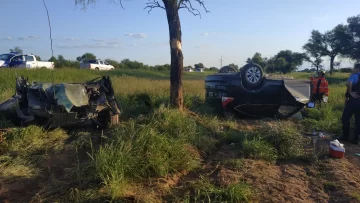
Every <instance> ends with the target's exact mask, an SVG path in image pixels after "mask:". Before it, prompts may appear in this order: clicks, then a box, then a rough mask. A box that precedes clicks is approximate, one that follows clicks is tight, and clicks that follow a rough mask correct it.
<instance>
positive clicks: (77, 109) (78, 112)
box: [0, 76, 121, 128]
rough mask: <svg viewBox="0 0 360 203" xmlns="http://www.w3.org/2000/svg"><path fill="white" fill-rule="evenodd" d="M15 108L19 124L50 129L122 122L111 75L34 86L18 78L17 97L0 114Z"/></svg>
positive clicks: (7, 103) (105, 126) (4, 105)
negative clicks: (82, 81) (80, 80)
mask: <svg viewBox="0 0 360 203" xmlns="http://www.w3.org/2000/svg"><path fill="white" fill-rule="evenodd" d="M13 109H15V111H16V116H15V118H12V119H13V121H14V122H15V123H20V124H22V125H24V126H26V125H29V124H34V125H41V126H44V127H46V128H56V127H69V126H73V125H88V124H92V125H93V126H95V127H100V128H107V127H109V126H110V125H113V124H117V123H118V122H119V115H120V113H121V111H120V109H121V108H120V105H119V104H118V102H117V101H116V99H115V97H114V89H113V86H112V82H111V80H110V78H109V76H103V77H98V78H95V79H93V80H91V81H88V82H85V83H60V84H53V83H41V82H33V83H32V84H30V83H29V82H28V79H25V78H24V77H23V76H20V77H16V93H15V95H14V96H13V97H11V98H10V99H9V100H7V101H5V102H3V103H1V104H0V111H11V110H13ZM16 121H20V122H16Z"/></svg>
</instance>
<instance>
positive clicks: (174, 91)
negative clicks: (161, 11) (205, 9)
mask: <svg viewBox="0 0 360 203" xmlns="http://www.w3.org/2000/svg"><path fill="white" fill-rule="evenodd" d="M163 2H164V5H165V8H166V15H167V20H168V24H169V35H170V50H171V68H170V102H171V105H172V107H175V108H178V109H179V110H182V109H183V90H182V71H183V60H184V57H183V54H182V48H181V26H180V18H179V12H178V5H177V0H163Z"/></svg>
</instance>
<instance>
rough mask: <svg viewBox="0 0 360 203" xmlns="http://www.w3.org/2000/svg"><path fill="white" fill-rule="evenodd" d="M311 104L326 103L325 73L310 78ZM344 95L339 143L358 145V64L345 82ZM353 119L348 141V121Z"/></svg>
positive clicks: (359, 92)
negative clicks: (341, 132) (348, 142)
mask: <svg viewBox="0 0 360 203" xmlns="http://www.w3.org/2000/svg"><path fill="white" fill-rule="evenodd" d="M310 80H311V98H310V100H311V102H314V103H320V104H321V103H322V101H327V97H328V96H329V87H328V81H327V80H326V78H325V72H324V71H321V72H319V73H318V77H311V78H310ZM346 87H347V89H346V93H345V107H344V110H343V114H342V119H341V120H342V124H343V129H342V130H343V134H342V136H341V137H340V138H339V139H338V140H339V141H350V142H351V143H353V144H359V136H360V63H358V64H355V66H354V69H353V73H352V74H351V75H350V77H349V78H348V80H347V83H346ZM353 115H354V117H355V134H354V137H353V138H352V139H351V140H350V123H351V122H350V121H351V118H352V116H353Z"/></svg>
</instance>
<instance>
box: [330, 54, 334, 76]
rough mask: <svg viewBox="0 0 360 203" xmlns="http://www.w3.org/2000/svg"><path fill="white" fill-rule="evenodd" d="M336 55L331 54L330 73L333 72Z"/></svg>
mask: <svg viewBox="0 0 360 203" xmlns="http://www.w3.org/2000/svg"><path fill="white" fill-rule="evenodd" d="M334 60H335V56H330V75H332V74H333V70H334Z"/></svg>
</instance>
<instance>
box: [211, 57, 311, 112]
mask: <svg viewBox="0 0 360 203" xmlns="http://www.w3.org/2000/svg"><path fill="white" fill-rule="evenodd" d="M205 89H206V96H205V97H206V100H207V101H208V102H210V103H211V104H212V105H215V106H218V107H220V108H218V109H221V110H222V112H223V113H224V114H225V115H226V116H228V115H234V114H235V115H238V116H245V117H253V118H261V117H276V118H288V117H290V116H292V115H294V114H296V113H297V112H299V111H300V110H301V109H303V108H304V107H305V106H307V107H310V108H313V107H314V104H313V103H311V102H310V82H309V81H301V80H292V79H284V78H271V77H269V78H267V77H265V76H264V73H263V69H262V68H261V67H260V66H259V65H258V64H255V63H249V64H246V65H245V66H244V67H242V68H241V69H240V71H237V70H235V69H234V68H232V67H229V66H224V67H222V68H221V69H220V70H219V73H217V74H212V75H208V76H207V77H206V79H205Z"/></svg>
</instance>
